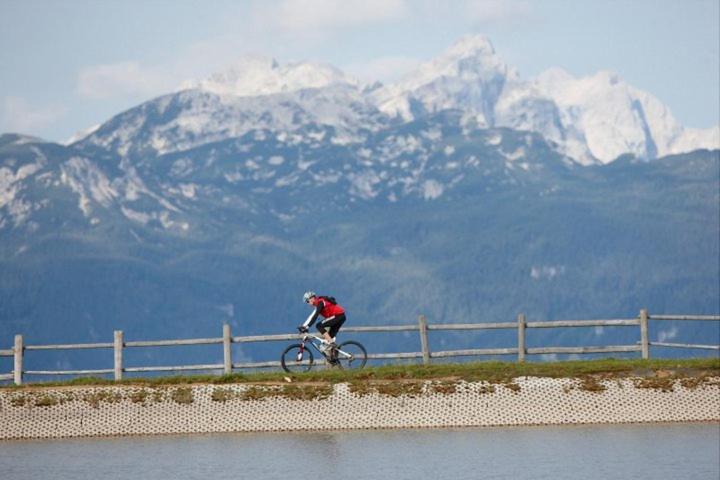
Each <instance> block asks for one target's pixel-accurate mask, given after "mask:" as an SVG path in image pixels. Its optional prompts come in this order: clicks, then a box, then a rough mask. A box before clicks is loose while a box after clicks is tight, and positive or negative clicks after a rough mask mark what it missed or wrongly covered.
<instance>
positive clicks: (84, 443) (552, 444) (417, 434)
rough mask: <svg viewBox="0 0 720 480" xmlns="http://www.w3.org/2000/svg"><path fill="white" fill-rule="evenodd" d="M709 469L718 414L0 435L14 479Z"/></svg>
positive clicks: (639, 473)
mask: <svg viewBox="0 0 720 480" xmlns="http://www.w3.org/2000/svg"><path fill="white" fill-rule="evenodd" d="M314 477H318V478H333V479H376V478H377V479H388V480H404V479H408V480H410V479H411V480H418V479H447V480H463V479H506V478H507V479H512V480H524V479H533V480H535V479H553V480H556V479H573V480H575V479H582V480H594V479H603V480H605V479H616V478H617V479H652V480H659V479H673V480H675V479H710V480H717V479H718V478H720V425H718V424H671V425H612V426H563V427H527V428H524V427H523V428H476V429H438V430H386V431H352V432H330V433H316V432H314V433H252V434H222V435H187V436H162V437H159V436H156V437H127V438H103V439H80V440H53V441H45V440H43V441H20V442H0V478H2V479H3V480H16V479H73V480H85V479H88V480H89V479H93V480H94V479H97V478H100V479H103V480H106V479H116V478H122V479H133V480H142V479H148V480H156V479H157V480H160V479H163V480H165V479H203V480H205V479H207V480H221V479H230V478H232V479H245V478H247V479H288V480H290V479H303V480H308V479H310V478H314Z"/></svg>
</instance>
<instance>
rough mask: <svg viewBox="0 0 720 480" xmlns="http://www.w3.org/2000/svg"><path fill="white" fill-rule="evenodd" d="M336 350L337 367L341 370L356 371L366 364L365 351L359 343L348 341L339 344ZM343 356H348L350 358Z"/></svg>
mask: <svg viewBox="0 0 720 480" xmlns="http://www.w3.org/2000/svg"><path fill="white" fill-rule="evenodd" d="M337 348H338V352H337V365H338V366H339V367H340V368H342V369H343V370H357V369H360V368H363V367H364V366H365V364H366V363H367V351H366V350H365V347H363V346H362V344H360V343H359V342H356V341H355V340H349V341H347V342H343V343H341V344H340V345H338V347H337ZM344 354H349V355H350V357H346V356H345V355H344Z"/></svg>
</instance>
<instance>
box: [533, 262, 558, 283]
mask: <svg viewBox="0 0 720 480" xmlns="http://www.w3.org/2000/svg"><path fill="white" fill-rule="evenodd" d="M564 274H565V266H564V265H556V266H548V265H543V266H540V267H535V266H533V267H532V268H531V269H530V276H531V277H532V278H533V279H535V280H539V279H542V278H546V279H548V280H552V279H553V278H555V277H557V276H560V275H564Z"/></svg>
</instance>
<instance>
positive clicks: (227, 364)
mask: <svg viewBox="0 0 720 480" xmlns="http://www.w3.org/2000/svg"><path fill="white" fill-rule="evenodd" d="M231 342H232V335H231V334H230V325H228V324H227V323H224V324H223V365H224V373H225V374H226V375H227V374H230V373H232V348H231V346H230V343H231Z"/></svg>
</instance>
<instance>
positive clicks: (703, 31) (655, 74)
mask: <svg viewBox="0 0 720 480" xmlns="http://www.w3.org/2000/svg"><path fill="white" fill-rule="evenodd" d="M719 5H720V0H622V1H621V0H534V1H530V0H527V1H523V0H444V1H439V0H337V1H335V0H278V1H272V0H263V1H255V0H247V1H238V0H234V1H230V0H211V1H206V0H197V1H196V0H125V1H119V0H118V1H110V0H64V1H59V0H58V1H55V0H0V132H9V131H13V132H20V133H26V134H32V135H37V136H40V137H43V138H46V139H49V140H56V141H64V140H66V139H67V138H68V137H70V136H71V135H72V134H73V133H75V132H76V131H78V130H82V129H85V128H88V127H91V126H93V125H95V124H98V123H101V122H104V121H106V120H108V119H109V118H110V117H111V116H113V115H115V114H117V113H119V112H120V111H122V110H125V109H128V108H130V107H133V106H135V105H137V104H139V103H140V102H142V101H144V100H148V99H150V98H152V97H154V96H157V95H160V94H163V93H167V92H170V91H172V90H174V89H175V88H177V87H178V86H179V85H180V84H181V83H182V82H183V81H184V80H187V79H192V78H203V77H205V76H207V75H209V74H210V73H212V72H214V71H217V70H222V69H223V68H224V67H226V66H228V65H231V64H232V63H233V60H234V59H237V58H238V57H239V56H242V55H244V54H261V55H269V56H274V57H275V58H277V59H278V60H279V61H280V62H287V61H301V60H314V61H322V62H328V63H331V64H333V65H335V66H337V67H340V68H341V69H343V70H345V71H346V72H347V73H350V74H353V75H355V76H358V77H360V78H361V79H364V80H371V79H379V80H383V81H388V80H393V79H395V78H398V77H399V76H401V75H402V74H403V73H405V72H407V71H408V70H410V69H411V68H413V67H414V66H416V65H417V64H418V63H419V62H422V61H426V60H429V59H431V58H433V57H434V56H436V55H438V54H439V53H441V52H442V51H443V50H445V49H446V48H447V47H448V46H449V45H451V44H452V43H453V42H454V41H456V40H457V39H458V38H460V37H461V36H463V35H466V34H472V33H482V34H485V35H487V36H488V37H489V38H490V39H491V40H492V42H493V44H494V46H495V49H496V51H497V52H498V54H499V55H500V56H501V57H502V58H503V59H504V60H505V61H506V62H507V63H508V64H509V65H511V66H514V67H516V68H517V69H518V70H519V72H520V76H521V77H522V78H523V79H528V78H531V77H533V76H535V75H537V74H538V73H540V72H542V71H543V70H545V69H547V68H550V67H562V68H564V69H566V70H567V71H569V72H570V73H571V74H573V75H576V76H583V75H590V74H594V73H596V72H597V71H599V70H612V71H615V72H617V73H618V74H620V76H621V77H623V78H624V79H625V80H626V81H627V82H628V83H630V84H632V85H634V86H635V87H638V88H640V89H643V90H646V91H648V92H650V93H652V94H653V95H655V96H656V97H657V98H659V99H660V100H661V101H662V102H664V103H665V104H666V105H668V106H669V107H670V110H671V112H672V113H673V115H674V116H675V117H676V118H677V119H678V120H679V121H680V123H682V124H683V125H685V126H689V127H702V128H706V127H710V126H713V125H717V124H718V123H720V93H719V87H718V85H720V33H719V29H720V27H719V26H718V25H719V24H720V7H719Z"/></svg>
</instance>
